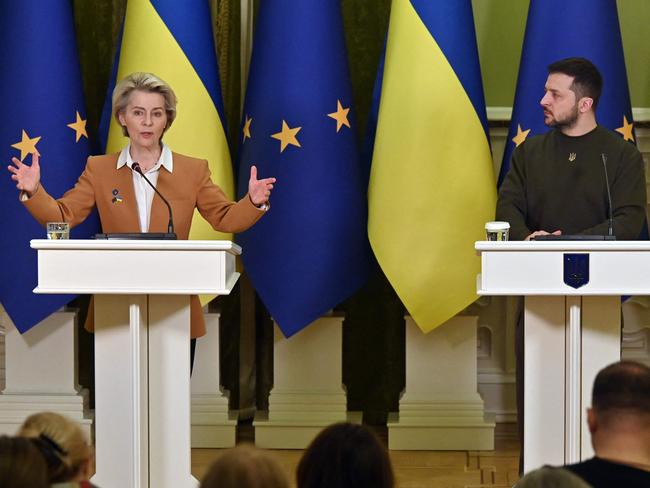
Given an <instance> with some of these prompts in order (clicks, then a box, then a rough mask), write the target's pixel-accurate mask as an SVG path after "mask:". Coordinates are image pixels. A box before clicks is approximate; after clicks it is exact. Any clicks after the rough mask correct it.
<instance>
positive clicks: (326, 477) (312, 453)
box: [296, 423, 394, 488]
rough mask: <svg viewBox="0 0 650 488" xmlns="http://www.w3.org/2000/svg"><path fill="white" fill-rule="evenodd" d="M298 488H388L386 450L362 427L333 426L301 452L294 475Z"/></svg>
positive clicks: (389, 474)
mask: <svg viewBox="0 0 650 488" xmlns="http://www.w3.org/2000/svg"><path fill="white" fill-rule="evenodd" d="M296 478H297V482H298V488H348V487H349V488H392V487H393V486H394V476H393V468H392V466H391V463H390V459H389V457H388V452H387V451H386V448H385V447H384V446H383V445H382V444H381V442H380V441H379V439H378V438H377V436H375V434H373V433H372V432H371V431H370V430H368V429H367V428H366V427H364V426H363V425H356V424H348V423H341V424H334V425H331V426H329V427H327V428H326V429H324V430H323V431H322V432H321V433H320V434H318V435H317V436H316V438H315V439H314V440H313V441H312V443H311V444H310V445H309V447H308V448H307V449H306V450H305V452H304V454H303V456H302V459H301V460H300V463H299V464H298V469H297V472H296Z"/></svg>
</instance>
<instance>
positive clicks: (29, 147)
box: [11, 129, 41, 161]
mask: <svg viewBox="0 0 650 488" xmlns="http://www.w3.org/2000/svg"><path fill="white" fill-rule="evenodd" d="M40 140H41V138H40V137H34V138H30V137H29V136H28V135H27V132H25V129H23V137H22V139H21V141H20V142H17V143H16V144H12V145H11V147H13V148H16V149H18V150H19V151H20V160H21V161H22V160H24V159H25V156H27V155H28V154H36V155H38V156H40V155H41V153H39V152H38V150H37V149H36V144H38V141H40Z"/></svg>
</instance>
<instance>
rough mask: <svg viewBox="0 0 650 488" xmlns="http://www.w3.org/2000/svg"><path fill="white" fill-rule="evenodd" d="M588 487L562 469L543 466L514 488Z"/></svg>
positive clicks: (588, 487)
mask: <svg viewBox="0 0 650 488" xmlns="http://www.w3.org/2000/svg"><path fill="white" fill-rule="evenodd" d="M590 486H591V485H590V484H588V483H587V482H585V481H583V480H582V479H581V478H579V477H578V476H576V475H575V474H573V473H572V472H570V471H568V470H566V469H564V468H554V467H551V466H544V467H543V468H539V469H536V470H534V471H531V472H530V473H528V474H527V475H526V476H524V477H523V478H522V479H520V480H519V481H518V482H517V484H516V485H515V486H514V488H590Z"/></svg>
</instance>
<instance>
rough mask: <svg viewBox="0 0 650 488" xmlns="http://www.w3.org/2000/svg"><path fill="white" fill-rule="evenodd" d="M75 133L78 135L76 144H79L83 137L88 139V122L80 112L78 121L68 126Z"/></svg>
mask: <svg viewBox="0 0 650 488" xmlns="http://www.w3.org/2000/svg"><path fill="white" fill-rule="evenodd" d="M68 127H70V128H71V129H72V130H73V131H75V133H76V137H77V138H76V139H75V141H74V142H79V139H81V136H85V137H86V139H88V133H87V132H86V121H85V120H84V119H82V118H81V116H80V115H79V112H77V120H76V121H75V122H73V123H71V124H68Z"/></svg>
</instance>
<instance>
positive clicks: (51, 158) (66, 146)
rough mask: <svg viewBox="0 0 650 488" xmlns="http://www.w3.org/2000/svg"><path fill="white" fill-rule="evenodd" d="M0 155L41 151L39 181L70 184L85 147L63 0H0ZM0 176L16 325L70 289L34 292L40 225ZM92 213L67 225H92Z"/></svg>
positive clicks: (2, 259)
mask: <svg viewBox="0 0 650 488" xmlns="http://www.w3.org/2000/svg"><path fill="white" fill-rule="evenodd" d="M0 45H1V46H2V48H1V49H0V66H2V69H3V74H2V77H1V78H0V100H2V103H3V110H2V115H0V160H2V161H3V163H5V165H6V164H9V163H10V161H11V158H12V157H17V158H18V159H20V160H21V161H23V162H25V163H27V164H31V158H32V155H33V154H35V153H38V154H40V157H41V161H40V165H41V183H42V184H43V186H44V187H45V188H47V191H48V192H49V193H50V194H51V195H54V196H56V197H59V196H61V195H63V193H64V192H65V191H67V190H69V189H70V188H72V187H73V186H74V184H75V182H76V181H77V178H78V177H79V175H80V174H81V172H82V171H83V169H84V166H85V164H86V158H87V157H88V154H89V152H90V148H89V144H88V133H87V130H86V108H85V103H84V100H83V88H82V85H81V73H80V69H79V60H78V58H77V45H76V39H75V32H74V22H73V17H72V6H71V3H70V2H69V1H68V0H56V1H50V2H42V1H40V0H21V1H19V2H2V15H1V16H0ZM4 173H5V174H3V175H2V177H1V178H0V222H2V230H0V268H1V269H2V279H0V301H1V302H2V305H3V306H4V308H5V310H6V311H7V313H8V314H9V316H10V317H11V320H12V321H13V323H14V325H15V326H16V328H17V329H18V330H19V331H20V332H26V331H27V330H29V329H30V328H31V327H32V326H34V325H36V324H37V323H39V322H40V321H41V320H43V319H44V318H46V317H47V316H48V315H50V314H51V313H52V312H54V311H56V310H57V309H59V308H61V307H62V306H64V305H65V304H66V303H68V302H69V301H70V300H71V299H72V298H73V297H72V296H70V295H35V294H34V293H32V290H33V289H34V288H35V287H36V284H37V263H36V252H35V251H34V250H32V249H30V247H29V241H30V240H31V239H44V238H45V229H43V227H41V226H40V224H39V223H38V222H36V220H34V218H32V216H31V215H29V213H28V212H27V210H25V208H24V206H23V205H22V204H21V203H20V201H19V200H18V190H17V189H16V184H15V182H14V181H13V180H12V179H11V178H10V175H9V173H8V172H7V171H6V170H4ZM98 229H99V223H98V219H97V215H96V214H95V213H93V214H91V216H89V217H88V218H87V219H86V221H85V222H83V223H82V224H80V225H79V226H77V227H75V228H74V229H73V230H72V237H73V238H87V237H89V236H91V235H93V234H94V233H95V232H97V231H98Z"/></svg>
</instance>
